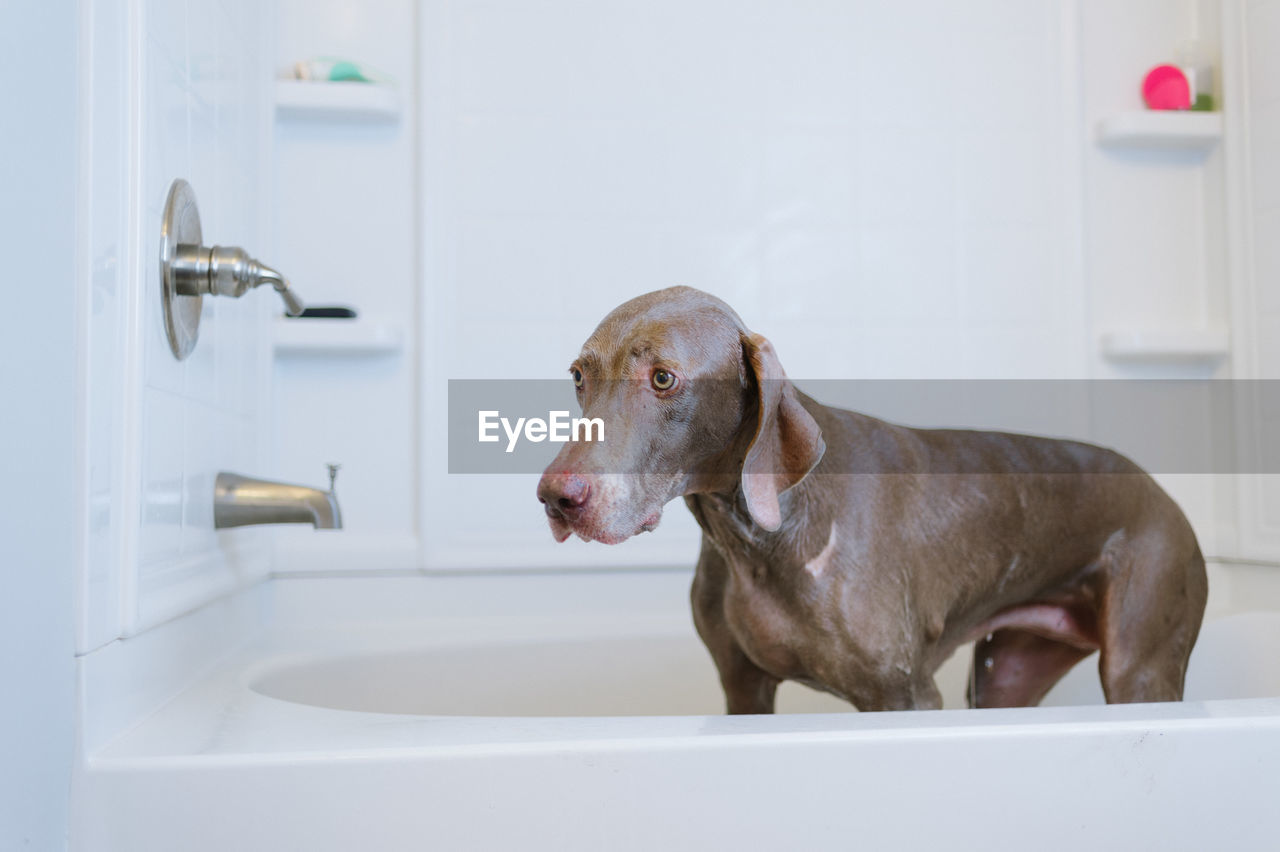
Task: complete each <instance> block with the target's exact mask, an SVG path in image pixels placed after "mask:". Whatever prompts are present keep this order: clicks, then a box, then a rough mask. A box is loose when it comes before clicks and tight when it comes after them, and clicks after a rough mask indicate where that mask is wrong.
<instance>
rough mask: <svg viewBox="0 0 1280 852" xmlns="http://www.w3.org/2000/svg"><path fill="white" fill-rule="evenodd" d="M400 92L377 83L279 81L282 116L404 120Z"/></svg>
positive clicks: (277, 87) (278, 102)
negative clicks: (401, 117) (402, 118)
mask: <svg viewBox="0 0 1280 852" xmlns="http://www.w3.org/2000/svg"><path fill="white" fill-rule="evenodd" d="M400 110H401V107H400V92H399V91H398V90H397V89H395V88H394V87H392V86H384V85H379V84H377V83H355V82H345V83H326V82H317V81H314V80H277V81H276V115H277V116H278V117H279V118H315V119H323V120H326V121H364V122H383V121H385V122H392V121H398V120H399V119H400Z"/></svg>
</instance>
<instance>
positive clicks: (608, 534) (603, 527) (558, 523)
mask: <svg viewBox="0 0 1280 852" xmlns="http://www.w3.org/2000/svg"><path fill="white" fill-rule="evenodd" d="M661 522H662V509H661V508H658V509H655V510H654V511H652V512H650V513H649V514H648V515H646V516H645V517H644V518H643V520H641V521H640V522H639V523H638V524H610V523H608V521H607V519H606V520H605V521H604V522H601V520H600V519H597V518H594V517H588V516H585V515H580V516H578V517H577V518H574V519H572V520H570V519H569V518H566V517H564V516H563V515H562V514H560V513H558V512H556V511H554V510H552V509H550V508H548V509H547V523H548V524H549V525H550V526H551V535H553V536H554V537H555V540H556V541H557V542H564V541H566V540H568V538H569V536H571V535H576V536H577V537H578V538H580V539H582V540H583V541H598V542H600V543H601V544H621V543H622V542H624V541H626V540H627V539H629V538H631V537H632V536H637V535H639V534H640V533H645V532H653V531H654V530H655V529H657V528H658V524H660V523H661Z"/></svg>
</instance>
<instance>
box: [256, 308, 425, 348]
mask: <svg viewBox="0 0 1280 852" xmlns="http://www.w3.org/2000/svg"><path fill="white" fill-rule="evenodd" d="M274 341H275V353H276V356H277V357H279V356H290V355H295V356H297V355H302V356H305V355H330V356H331V355H339V356H347V355H385V354H390V353H394V352H399V351H400V350H401V349H403V348H404V332H403V329H402V328H401V327H400V326H399V325H393V324H391V323H385V322H371V321H370V320H367V319H363V318H359V317H357V318H356V319H285V318H281V319H278V320H276V322H275V332H274Z"/></svg>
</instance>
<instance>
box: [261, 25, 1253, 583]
mask: <svg viewBox="0 0 1280 852" xmlns="http://www.w3.org/2000/svg"><path fill="white" fill-rule="evenodd" d="M1240 2H1243V3H1255V4H1256V3H1257V0H1240ZM1217 7H1218V3H1217V2H1216V0H1132V2H1125V3H1113V2H1109V1H1108V0H982V2H977V3H964V4H958V3H953V2H949V0H920V2H913V3H911V4H903V3H893V2H881V1H880V0H857V2H848V3H830V2H822V0H803V2H796V3H775V2H752V3H738V2H728V0H695V2H675V0H656V2H646V3H632V2H610V3H592V4H582V3H577V2H569V0H548V2H542V3H537V4H530V3H525V2H519V0H482V1H481V2H475V0H466V2H464V1H463V0H425V2H422V3H418V4H413V3H409V2H406V0H378V2H372V3H355V2H352V0H325V2H323V3H320V4H318V5H317V4H311V3H303V2H287V3H284V4H283V5H282V7H281V16H282V19H283V20H282V24H281V30H280V32H281V38H280V41H279V45H278V48H277V54H276V61H277V64H287V63H288V62H291V61H293V60H295V59H298V58H303V57H306V56H311V55H319V54H336V55H343V56H350V57H351V58H354V59H357V60H360V61H366V62H370V63H372V64H374V65H375V66H380V67H381V68H382V69H383V70H389V71H391V72H392V74H393V76H395V77H397V78H398V80H399V82H400V84H401V86H402V91H403V92H404V94H405V100H406V102H411V103H415V104H418V105H420V107H421V115H420V116H416V115H414V113H413V110H412V108H410V109H409V110H407V111H406V113H405V115H404V116H403V117H402V122H401V123H400V124H398V125H394V126H383V127H380V128H369V127H346V128H342V127H339V128H334V127H322V126H319V125H318V124H311V125H301V124H299V125H285V124H280V125H278V127H277V131H276V132H277V141H278V143H279V155H278V157H277V166H278V169H279V176H278V179H277V182H276V188H277V206H278V209H279V211H280V221H279V222H278V224H277V227H278V229H279V233H280V237H281V250H282V252H283V253H284V254H285V255H286V256H287V258H288V260H287V263H288V264H290V265H292V266H295V267H296V268H297V269H299V270H302V272H301V274H300V275H299V281H300V282H303V281H305V282H307V283H308V286H309V287H310V288H311V289H312V291H313V292H315V293H316V294H317V296H316V298H319V299H324V300H328V299H332V300H334V301H346V302H354V303H356V304H357V305H358V306H359V307H361V309H362V310H363V311H364V312H365V314H366V315H370V314H372V315H373V316H375V317H386V316H393V317H398V318H402V319H404V320H406V321H409V322H413V321H414V320H413V319H412V316H411V314H410V313H409V312H410V311H416V312H417V314H418V315H419V316H421V317H422V318H423V322H422V326H421V327H420V328H419V329H418V331H419V332H420V333H419V334H418V335H416V341H415V342H416V347H417V349H418V353H417V354H418V355H420V360H418V362H417V365H418V374H417V375H414V370H413V367H414V365H413V364H411V363H410V357H411V356H412V355H413V354H414V353H413V352H411V351H409V350H406V352H405V355H404V356H403V357H401V356H393V357H390V358H382V359H372V360H365V361H359V362H357V361H355V360H347V361H341V362H339V361H332V360H330V361H325V360H323V359H316V360H313V361H309V362H288V363H285V362H282V363H280V364H279V365H278V367H277V373H276V377H277V380H278V381H277V385H278V389H279V392H278V395H277V401H276V408H277V413H278V417H279V418H280V422H281V423H287V424H289V428H288V429H287V430H286V431H287V434H289V435H290V436H291V438H290V440H289V441H287V442H282V445H281V447H280V454H279V462H280V472H281V475H282V476H286V477H289V478H295V479H308V478H314V476H315V475H316V473H315V471H316V469H317V466H318V464H319V462H321V461H325V460H337V461H344V462H347V468H345V469H344V472H343V479H340V481H339V491H340V493H342V494H343V495H344V498H346V501H345V502H344V509H347V511H348V515H349V518H350V528H351V529H350V533H351V535H350V536H344V538H343V541H342V543H343V544H348V543H351V544H352V547H353V548H355V550H352V551H351V553H350V554H349V556H350V557H352V558H353V561H352V567H355V566H356V565H361V564H367V565H370V566H372V567H385V566H386V565H387V564H388V563H386V562H385V561H384V560H383V559H382V557H380V556H375V555H373V554H374V551H375V550H376V548H377V547H379V546H382V545H383V543H385V542H392V541H395V542H403V541H404V540H406V539H415V538H416V540H418V541H420V542H421V545H422V558H423V560H424V561H425V563H426V564H427V565H428V566H430V567H448V566H454V565H481V566H493V565H495V564H499V563H501V564H507V565H513V566H514V565H520V566H535V565H545V566H558V565H565V564H586V565H594V564H619V563H623V562H626V563H649V562H669V561H673V562H684V563H687V561H688V559H689V556H688V554H689V553H690V552H691V551H690V547H691V545H690V542H691V541H692V538H693V526H692V524H691V523H690V522H689V521H688V519H687V518H686V517H685V513H684V512H683V510H682V509H681V508H680V507H679V506H678V505H674V506H672V507H671V509H670V510H669V511H668V513H667V518H666V520H665V521H664V526H663V528H662V530H661V531H660V532H659V533H658V535H656V536H651V537H642V540H638V541H635V542H629V543H628V544H627V545H626V547H623V548H614V549H607V548H603V547H587V548H584V547H582V546H579V545H574V546H573V547H555V546H553V545H552V544H551V542H550V538H549V536H548V535H547V533H546V531H545V529H544V523H543V520H542V518H541V515H540V513H539V512H538V506H537V503H536V501H535V500H534V499H533V497H532V489H533V478H531V477H529V476H518V477H512V478H511V479H509V480H506V479H499V478H496V477H449V476H448V475H447V474H446V473H445V472H444V471H445V466H446V465H445V461H446V460H445V458H444V447H445V435H444V433H443V431H442V430H441V426H442V424H443V418H442V417H441V416H440V412H441V411H442V410H443V408H444V406H445V404H446V403H445V397H444V387H445V384H444V383H445V381H446V380H447V379H451V378H473V377H489V378H521V377H523V378H545V377H558V376H560V375H561V374H562V372H563V368H564V366H565V364H566V363H567V362H568V359H569V358H570V357H571V356H572V354H573V353H574V352H575V351H576V348H577V346H578V345H579V344H580V342H581V341H582V340H583V339H584V338H585V337H586V336H587V334H588V333H589V332H590V331H591V329H592V328H593V327H594V325H595V324H596V322H597V321H598V320H599V319H600V318H601V317H602V316H603V315H604V314H605V313H606V312H607V311H608V310H609V309H611V308H612V307H614V306H615V305H616V304H618V303H619V302H621V301H623V300H625V299H627V298H629V297H631V296H634V295H636V294H638V293H641V292H645V291H647V290H651V289H656V288H659V287H664V286H668V285H671V284H691V285H694V286H698V287H701V288H704V289H707V290H710V291H712V292H715V293H717V294H719V295H721V296H723V297H725V298H726V299H727V300H728V301H729V302H730V303H731V304H733V305H734V306H735V307H736V308H737V309H738V310H739V312H740V313H741V314H742V315H743V316H744V318H745V319H746V321H747V322H748V324H749V325H751V326H753V327H754V328H756V329H757V330H759V331H762V332H764V333H765V334H767V335H768V336H770V337H771V338H772V339H773V340H774V343H775V344H776V346H777V348H778V350H779V352H780V353H781V356H782V359H783V362H784V364H785V365H786V367H787V369H788V372H789V373H790V374H791V375H793V376H795V377H797V378H799V379H801V380H803V379H811V378H824V377H841V378H866V377H930V378H939V377H1017V378H1085V377H1100V378H1111V377H1117V376H1121V375H1143V374H1144V373H1143V372H1142V370H1136V371H1135V370H1133V369H1132V368H1117V367H1116V366H1115V365H1113V364H1111V363H1108V362H1106V361H1105V360H1104V359H1103V358H1102V357H1101V355H1100V353H1099V351H1098V345H1097V335H1098V333H1099V332H1101V331H1105V330H1113V329H1118V330H1124V329H1133V328H1139V327H1142V328H1147V327H1152V326H1156V327H1161V328H1166V327H1167V328H1187V327H1191V328H1196V327H1200V326H1204V325H1208V324H1219V323H1226V321H1227V313H1228V307H1229V306H1228V301H1227V287H1226V274H1227V270H1226V263H1225V251H1224V250H1223V246H1222V242H1223V241H1224V239H1225V238H1224V235H1223V234H1222V233H1221V220H1222V216H1221V215H1220V214H1221V209H1220V208H1221V206H1222V196H1223V192H1224V190H1223V185H1224V180H1225V178H1224V173H1223V170H1224V164H1223V155H1222V152H1221V151H1220V150H1216V151H1212V152H1210V153H1209V154H1208V155H1207V156H1194V157H1187V156H1179V155H1174V156H1166V155H1160V154H1156V155H1151V154H1147V153H1136V154H1128V155H1123V154H1122V155H1116V154H1115V153H1114V152H1108V151H1104V150H1101V149H1100V148H1099V147H1098V146H1097V144H1096V142H1095V139H1094V126H1095V123H1096V122H1097V120H1098V119H1100V118H1102V117H1105V116H1107V115H1110V114H1112V113H1115V112H1117V111H1121V110H1127V109H1134V108H1138V107H1140V106H1141V104H1140V99H1139V94H1138V92H1139V81H1140V80H1141V77H1142V74H1143V73H1144V72H1145V71H1146V70H1147V69H1148V68H1149V67H1150V66H1152V65H1154V64H1157V63H1159V62H1165V61H1169V60H1171V59H1172V58H1174V54H1175V51H1176V50H1177V48H1178V46H1179V44H1180V43H1181V42H1183V41H1185V40H1187V39H1190V38H1193V37H1196V36H1199V37H1201V38H1203V39H1205V40H1207V41H1208V42H1209V43H1210V44H1211V45H1214V44H1216V43H1217V39H1218V29H1217V27H1218V17H1219V14H1218V9H1217ZM415 26H416V34H415V35H414V36H412V37H411V36H410V34H409V33H410V31H411V30H414V28H415ZM410 78H411V79H410ZM415 133H416V138H415ZM415 176H416V177H415ZM415 179H416V180H418V181H419V182H418V184H417V186H418V190H419V191H418V196H417V204H418V208H417V210H416V211H408V210H407V207H408V206H410V199H412V198H413V194H414V193H413V190H412V187H413V181H414V180H415ZM415 216H416V222H414V228H415V229H416V230H413V229H409V230H406V223H407V222H408V221H409V220H411V219H413V218H414V217H415ZM321 246H323V250H321V249H320V247H321ZM415 252H416V253H417V257H416V258H415V257H414V254H415ZM362 253H363V254H362ZM361 257H365V258H367V260H368V264H369V266H368V267H367V269H366V268H362V267H361V266H360V265H359V263H358V261H359V260H360V259H361ZM414 264H417V267H416V268H417V269H418V270H419V271H418V273H417V275H416V277H417V279H418V282H417V283H418V284H419V289H418V291H417V293H416V294H414V293H412V292H409V291H408V290H407V289H406V287H407V286H408V282H411V281H413V279H414V278H415V274H414V273H413V272H412V269H413V267H414ZM299 286H300V287H301V286H302V284H301V283H300V284H299ZM1222 369H1224V367H1223V364H1222V363H1219V364H1215V365H1210V366H1208V367H1198V368H1195V371H1196V372H1197V374H1199V375H1204V374H1209V373H1213V371H1214V370H1222ZM1148 374H1149V373H1148ZM415 397H416V398H415ZM415 411H416V412H417V418H416V422H415V418H414V412H415ZM1081 416H1082V419H1083V420H1087V419H1088V414H1087V413H1082V415H1081ZM301 426H306V427H307V428H306V429H302V428H298V427H301ZM344 479H345V481H346V482H347V483H348V485H346V486H345V487H344V486H343V485H342V482H343V480H344ZM1167 484H1168V485H1169V486H1170V487H1171V488H1173V489H1174V491H1175V496H1177V497H1178V498H1179V499H1180V500H1182V502H1183V503H1184V505H1185V506H1186V508H1187V509H1188V511H1189V512H1190V514H1191V515H1192V516H1193V519H1194V520H1195V521H1196V523H1197V525H1198V526H1199V527H1201V528H1206V529H1207V528H1208V527H1209V526H1212V524H1213V523H1214V521H1213V520H1212V519H1211V517H1210V516H1211V515H1212V506H1211V503H1212V496H1211V495H1212V492H1213V489H1212V488H1211V487H1205V484H1204V483H1203V482H1200V481H1192V480H1190V479H1188V480H1185V481H1177V480H1175V479H1168V481H1167ZM415 503H416V508H417V511H416V512H415V513H414V514H413V517H411V518H410V517H407V516H406V512H407V510H409V509H410V507H411V506H413V505H414V504H415ZM475 507H483V508H482V510H479V511H476V510H474V509H475ZM297 540H298V541H300V542H305V541H310V539H305V538H298V539H297ZM357 551H359V552H361V553H366V554H369V558H368V559H363V560H361V559H359V558H358V554H357ZM343 558H348V557H343ZM298 567H304V568H305V567H309V566H308V563H306V561H305V560H300V561H299V565H298ZM397 567H399V563H398V562H397Z"/></svg>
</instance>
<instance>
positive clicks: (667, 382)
mask: <svg viewBox="0 0 1280 852" xmlns="http://www.w3.org/2000/svg"><path fill="white" fill-rule="evenodd" d="M675 386H676V374H675V373H672V372H669V371H667V370H654V371H653V387H654V388H655V389H656V390H660V391H666V390H671V389H672V388H673V387H675Z"/></svg>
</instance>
